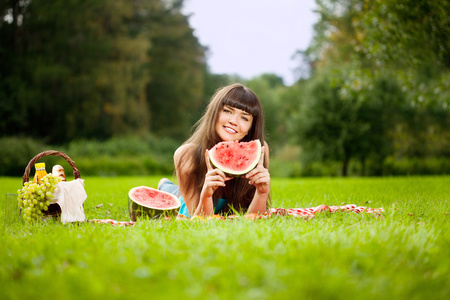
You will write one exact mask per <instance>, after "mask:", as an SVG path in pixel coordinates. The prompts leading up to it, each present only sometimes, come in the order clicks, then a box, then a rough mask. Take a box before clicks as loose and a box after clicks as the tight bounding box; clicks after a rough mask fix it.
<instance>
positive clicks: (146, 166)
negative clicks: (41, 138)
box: [0, 137, 178, 177]
mask: <svg viewBox="0 0 450 300" xmlns="http://www.w3.org/2000/svg"><path fill="white" fill-rule="evenodd" d="M177 146H178V144H177V143H176V142H175V141H173V140H170V139H165V138H161V139H157V138H155V137H147V138H138V137H117V138H112V139H110V140H106V141H96V140H80V141H73V142H71V143H70V144H69V145H68V146H54V145H53V146H50V145H45V144H44V143H40V142H38V141H35V140H33V139H31V138H18V137H8V138H1V139H0V165H1V169H0V176H22V175H23V173H24V170H25V168H26V166H27V164H28V163H29V161H30V160H31V159H32V158H33V157H34V156H35V155H36V154H38V153H40V152H42V151H45V150H57V151H61V152H64V153H65V154H67V155H68V156H69V157H70V158H71V159H72V160H73V161H74V162H75V165H76V166H77V168H78V170H79V171H80V173H81V176H85V175H97V176H119V175H156V174H158V175H159V174H171V173H173V153H174V151H175V150H176V147H177ZM39 162H44V163H45V164H46V169H47V172H51V169H52V166H53V165H55V164H59V165H62V166H63V167H64V169H65V172H66V176H70V174H71V173H72V167H71V166H70V165H69V164H68V163H67V162H66V161H65V160H64V159H63V158H62V157H59V156H46V157H44V158H42V159H40V160H39ZM29 175H30V177H31V176H33V175H34V169H32V170H30V174H29Z"/></svg>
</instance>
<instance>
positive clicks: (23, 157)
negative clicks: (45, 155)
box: [0, 137, 47, 176]
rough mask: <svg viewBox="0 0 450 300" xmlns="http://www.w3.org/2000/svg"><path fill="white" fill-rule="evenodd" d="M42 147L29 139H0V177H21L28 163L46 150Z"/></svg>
mask: <svg viewBox="0 0 450 300" xmlns="http://www.w3.org/2000/svg"><path fill="white" fill-rule="evenodd" d="M44 147H45V146H44V145H43V144H42V143H40V142H38V141H36V140H33V139H31V138H18V137H4V138H0V166H1V168H0V176H5V175H7V176H22V175H23V173H24V170H25V168H26V166H27V165H28V162H29V161H30V160H31V159H32V158H33V157H34V156H35V155H36V154H38V153H40V152H42V151H44V150H47V149H44ZM33 174H34V173H33Z"/></svg>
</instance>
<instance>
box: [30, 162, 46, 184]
mask: <svg viewBox="0 0 450 300" xmlns="http://www.w3.org/2000/svg"><path fill="white" fill-rule="evenodd" d="M34 167H35V168H36V173H35V174H34V178H33V183H38V184H39V183H41V179H42V177H44V176H45V175H47V171H45V163H38V164H35V165H34Z"/></svg>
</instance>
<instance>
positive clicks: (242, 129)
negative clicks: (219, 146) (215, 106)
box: [216, 105, 253, 141]
mask: <svg viewBox="0 0 450 300" xmlns="http://www.w3.org/2000/svg"><path fill="white" fill-rule="evenodd" d="M252 124H253V116H252V115H251V114H249V113H248V112H246V111H244V110H241V109H239V108H235V107H232V106H229V105H225V106H224V107H223V108H222V110H221V111H220V112H219V117H218V118H217V122H216V132H217V135H218V136H219V137H220V138H221V140H222V141H236V140H241V139H243V138H244V136H246V135H247V133H248V132H249V130H250V128H251V127H252Z"/></svg>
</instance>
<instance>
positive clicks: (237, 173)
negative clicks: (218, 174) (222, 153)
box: [209, 140, 262, 177]
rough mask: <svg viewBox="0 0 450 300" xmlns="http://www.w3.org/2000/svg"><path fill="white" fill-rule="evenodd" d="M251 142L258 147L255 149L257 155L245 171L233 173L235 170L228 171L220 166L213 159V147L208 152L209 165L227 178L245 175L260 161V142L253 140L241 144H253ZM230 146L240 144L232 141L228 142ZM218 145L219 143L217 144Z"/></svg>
mask: <svg viewBox="0 0 450 300" xmlns="http://www.w3.org/2000/svg"><path fill="white" fill-rule="evenodd" d="M253 142H256V144H257V145H258V147H257V155H256V158H255V160H254V161H253V162H252V163H251V164H250V165H249V166H248V167H247V168H246V169H244V170H241V171H235V170H232V169H230V168H227V167H226V166H224V165H222V164H221V163H220V162H218V161H217V160H216V158H215V157H214V154H215V151H214V147H215V146H214V147H212V148H211V149H210V150H209V160H210V161H211V164H212V165H213V166H214V167H216V168H218V169H219V170H221V171H222V172H224V173H225V175H227V176H233V177H239V176H242V175H245V174H247V173H248V172H250V171H251V170H253V169H254V168H255V167H256V166H257V165H258V162H259V160H260V159H261V148H262V146H261V142H260V141H259V140H253V141H250V142H243V143H253ZM221 143H223V142H221ZM229 143H230V144H234V143H236V144H237V145H239V144H240V143H237V142H236V141H233V142H229ZM219 144H220V143H219Z"/></svg>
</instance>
